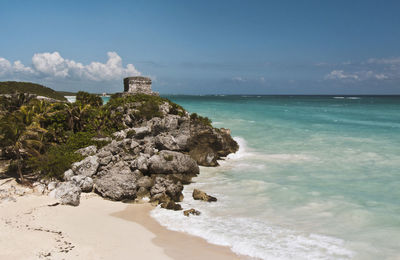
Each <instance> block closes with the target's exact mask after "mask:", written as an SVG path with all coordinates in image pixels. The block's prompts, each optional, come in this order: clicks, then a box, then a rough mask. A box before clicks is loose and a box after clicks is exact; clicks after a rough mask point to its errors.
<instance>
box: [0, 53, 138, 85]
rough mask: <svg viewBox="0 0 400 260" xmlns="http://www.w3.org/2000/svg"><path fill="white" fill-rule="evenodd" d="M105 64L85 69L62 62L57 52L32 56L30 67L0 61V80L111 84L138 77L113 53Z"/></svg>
mask: <svg viewBox="0 0 400 260" xmlns="http://www.w3.org/2000/svg"><path fill="white" fill-rule="evenodd" d="M107 56H108V59H107V61H106V62H105V63H101V62H97V61H93V62H90V63H89V64H87V65H84V64H82V63H81V62H77V61H74V60H69V59H65V58H63V57H62V56H61V54H60V53H59V52H57V51H55V52H52V53H50V52H43V53H35V54H34V55H33V57H32V64H31V65H28V66H26V65H24V64H23V63H22V62H21V61H19V60H16V61H14V62H11V61H9V60H7V59H5V58H2V57H0V78H2V79H3V78H4V79H10V78H11V79H14V80H22V79H25V80H35V79H36V80H37V79H42V80H53V81H54V80H55V81H57V80H63V81H65V80H68V79H69V80H77V81H96V82H99V81H115V80H121V79H122V78H123V77H126V76H138V75H141V73H140V72H139V71H138V70H137V69H136V68H135V66H134V65H133V64H127V65H126V66H125V67H124V66H123V64H122V58H121V57H120V56H119V55H118V54H117V53H116V52H107Z"/></svg>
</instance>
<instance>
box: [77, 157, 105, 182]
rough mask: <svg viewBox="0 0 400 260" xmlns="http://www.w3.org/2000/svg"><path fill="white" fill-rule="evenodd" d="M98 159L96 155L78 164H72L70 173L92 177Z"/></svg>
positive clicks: (95, 170) (97, 166) (97, 164)
mask: <svg viewBox="0 0 400 260" xmlns="http://www.w3.org/2000/svg"><path fill="white" fill-rule="evenodd" d="M98 159H99V158H98V157H97V156H96V155H92V156H88V157H86V158H85V159H83V160H82V161H80V162H76V163H74V164H72V171H73V172H74V174H75V175H84V176H89V177H91V176H93V175H95V174H96V172H97V169H98V168H99V165H100V164H99V162H98V161H97V160H98Z"/></svg>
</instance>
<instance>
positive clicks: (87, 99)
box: [76, 91, 103, 107]
mask: <svg viewBox="0 0 400 260" xmlns="http://www.w3.org/2000/svg"><path fill="white" fill-rule="evenodd" d="M76 101H79V102H81V103H82V104H84V105H91V106H92V107H100V106H102V105H103V99H102V98H101V97H100V96H98V95H96V94H90V93H88V92H84V91H79V92H78V93H76Z"/></svg>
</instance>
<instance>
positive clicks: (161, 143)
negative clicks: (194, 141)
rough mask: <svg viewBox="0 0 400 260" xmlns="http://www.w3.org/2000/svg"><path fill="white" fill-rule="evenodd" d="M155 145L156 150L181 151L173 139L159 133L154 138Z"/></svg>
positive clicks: (168, 135) (170, 136)
mask: <svg viewBox="0 0 400 260" xmlns="http://www.w3.org/2000/svg"><path fill="white" fill-rule="evenodd" d="M155 145H156V147H157V149H158V150H170V151H182V150H183V149H182V148H181V147H180V146H179V145H178V142H177V141H176V139H175V137H174V136H172V135H170V134H167V133H161V134H159V135H157V136H156V137H155Z"/></svg>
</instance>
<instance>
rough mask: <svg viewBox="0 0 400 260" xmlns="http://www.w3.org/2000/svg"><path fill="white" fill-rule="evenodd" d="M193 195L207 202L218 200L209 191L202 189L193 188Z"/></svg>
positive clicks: (194, 197) (196, 198)
mask: <svg viewBox="0 0 400 260" xmlns="http://www.w3.org/2000/svg"><path fill="white" fill-rule="evenodd" d="M192 196H193V199H195V200H203V201H207V202H213V201H217V198H216V197H213V196H210V195H208V194H207V193H205V192H204V191H201V190H198V189H194V190H193V194H192Z"/></svg>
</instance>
